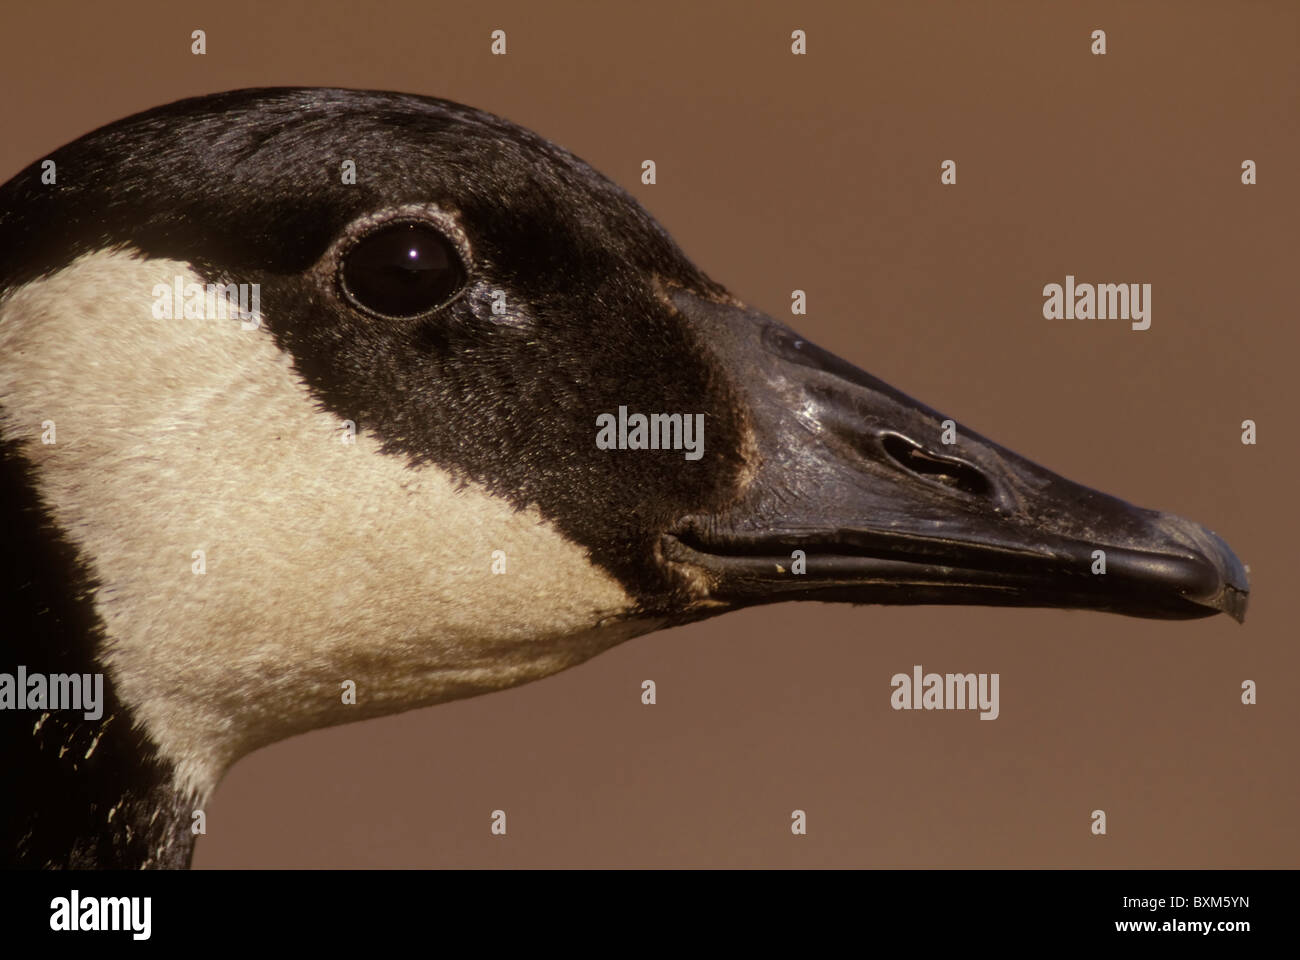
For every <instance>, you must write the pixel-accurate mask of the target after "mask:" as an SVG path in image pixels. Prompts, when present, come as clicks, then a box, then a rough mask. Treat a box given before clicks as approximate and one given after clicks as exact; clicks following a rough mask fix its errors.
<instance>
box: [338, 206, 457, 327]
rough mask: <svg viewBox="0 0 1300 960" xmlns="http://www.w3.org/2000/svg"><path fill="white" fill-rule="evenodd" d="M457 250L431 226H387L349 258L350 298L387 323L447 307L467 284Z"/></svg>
mask: <svg viewBox="0 0 1300 960" xmlns="http://www.w3.org/2000/svg"><path fill="white" fill-rule="evenodd" d="M465 278H466V273H465V267H464V265H463V264H462V263H461V261H460V257H459V256H458V255H457V253H456V248H455V247H454V246H453V245H452V242H451V241H450V240H448V239H447V238H446V237H445V236H443V234H442V233H441V231H439V230H437V229H436V228H434V227H432V226H430V225H429V224H427V223H412V222H409V221H403V222H399V223H389V224H385V225H384V226H381V227H379V228H377V229H375V230H373V231H371V232H370V233H368V234H366V235H365V236H363V237H361V238H360V239H359V240H357V241H356V242H355V243H354V244H353V245H352V246H351V247H350V248H349V249H348V250H347V251H346V252H345V253H344V255H343V262H342V264H341V265H340V269H339V280H340V285H341V286H342V289H343V293H344V295H345V296H346V297H347V298H348V299H349V300H350V301H352V302H353V303H354V304H356V305H357V306H358V307H360V308H361V309H362V310H365V311H366V312H368V313H373V314H377V315H378V316H381V317H394V318H405V317H418V316H420V315H422V314H425V313H429V312H430V311H432V310H435V309H437V308H438V307H440V306H442V305H443V304H445V303H446V302H447V301H448V300H450V299H451V298H452V297H453V296H454V295H455V294H456V293H457V291H459V290H460V288H461V287H462V286H464V284H465Z"/></svg>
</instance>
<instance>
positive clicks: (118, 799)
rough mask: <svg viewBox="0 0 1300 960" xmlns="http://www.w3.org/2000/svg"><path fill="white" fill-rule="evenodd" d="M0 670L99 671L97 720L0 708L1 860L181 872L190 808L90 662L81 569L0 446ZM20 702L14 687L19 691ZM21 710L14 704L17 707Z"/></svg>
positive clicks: (90, 620) (22, 471)
mask: <svg viewBox="0 0 1300 960" xmlns="http://www.w3.org/2000/svg"><path fill="white" fill-rule="evenodd" d="M0 503H3V504H4V506H5V530H4V537H5V540H6V541H7V542H6V544H5V547H4V549H3V550H0V627H2V628H3V637H4V639H3V641H0V673H8V674H16V672H17V669H18V667H19V666H23V667H25V668H26V672H27V674H28V676H31V675H33V674H37V673H41V674H45V675H46V676H47V677H48V676H50V675H54V674H72V673H79V674H95V673H103V674H104V686H103V703H102V708H103V714H102V716H100V717H99V719H97V720H87V719H85V718H84V713H83V711H80V710H54V711H50V712H49V713H48V716H45V719H43V720H42V716H43V711H40V710H35V711H33V710H25V709H17V710H10V709H3V710H0V758H3V760H0V762H3V764H4V767H5V770H6V773H7V779H8V782H7V783H6V784H5V785H4V787H3V789H2V790H0V831H3V837H2V839H0V850H3V851H5V853H4V855H3V856H0V865H3V866H8V867H71V868H83V869H87V868H118V869H123V868H140V867H171V868H184V867H188V866H189V861H190V855H191V853H192V852H193V848H194V837H193V834H192V833H191V831H190V824H191V814H192V811H191V810H190V809H189V808H190V807H191V806H192V804H188V803H185V802H184V801H183V798H181V797H179V796H178V795H177V794H176V792H175V791H174V790H173V788H172V786H171V783H172V776H171V769H170V766H169V765H168V764H166V763H165V762H163V761H161V760H159V759H158V758H157V751H156V749H155V748H154V746H153V744H152V742H151V741H150V740H149V739H148V737H147V736H146V735H145V734H144V733H143V731H141V730H139V729H136V728H135V724H134V720H133V718H132V716H131V714H130V711H129V710H128V709H127V708H126V706H125V705H124V704H123V703H122V702H121V701H120V700H119V699H118V698H117V695H116V692H115V691H114V689H113V685H112V682H111V679H110V677H109V675H108V673H107V672H106V671H105V669H104V666H103V664H102V663H101V661H100V659H99V651H100V650H101V649H102V643H103V640H104V628H103V623H102V621H101V620H100V618H99V616H98V615H97V614H96V612H95V609H94V605H93V601H92V591H93V589H94V588H95V584H94V582H93V580H92V578H91V576H90V571H89V570H88V568H87V567H86V565H85V564H84V563H83V562H82V561H81V559H80V558H79V557H78V556H77V553H76V550H75V549H74V548H73V546H72V545H71V544H70V543H68V542H67V540H66V539H65V538H64V537H63V536H62V534H61V533H60V531H59V530H58V529H57V528H56V527H55V525H54V524H53V522H52V520H51V518H50V516H49V513H48V511H47V510H46V509H45V508H44V506H43V505H42V504H41V502H40V500H39V498H38V497H37V495H36V492H35V486H34V484H33V482H32V475H31V469H30V467H29V465H28V463H27V461H26V460H25V459H24V458H23V457H22V456H21V455H20V453H19V451H18V449H16V447H15V446H14V445H13V444H10V443H8V442H4V441H0ZM19 694H20V696H21V695H22V691H19ZM20 705H21V704H20Z"/></svg>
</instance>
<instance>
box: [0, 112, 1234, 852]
mask: <svg viewBox="0 0 1300 960" xmlns="http://www.w3.org/2000/svg"><path fill="white" fill-rule="evenodd" d="M46 161H52V166H51V165H50V163H48V162H46ZM350 171H352V172H354V174H355V175H354V176H351V175H349V172H350ZM51 180H52V181H53V182H50V181H51ZM209 285H211V286H209ZM227 285H230V286H229V287H227ZM246 294H248V295H247V296H246ZM228 297H229V298H233V299H236V300H238V301H239V304H238V305H239V306H240V307H241V309H236V308H235V305H233V304H227V302H226V301H227V298H228ZM638 418H640V419H638ZM944 420H945V418H944V417H943V416H942V415H940V414H939V413H936V412H935V411H933V410H931V409H929V408H927V407H925V406H922V405H921V404H918V403H916V402H915V401H913V400H911V399H909V398H908V397H906V396H904V395H902V394H901V393H899V392H898V391H896V390H894V389H892V388H891V387H889V386H888V385H886V384H884V383H882V382H881V381H879V380H877V379H875V378H874V377H871V376H869V375H867V374H865V373H863V372H862V371H860V370H858V369H857V368H856V367H853V366H852V365H850V364H849V363H847V362H846V361H844V360H842V359H840V358H838V357H836V356H833V355H831V354H829V353H827V352H826V351H824V350H822V349H820V348H818V347H816V346H814V345H813V344H811V343H809V342H808V341H806V340H804V339H802V338H801V337H799V336H798V335H797V334H796V333H794V332H793V331H791V330H790V329H789V328H787V327H785V326H783V325H782V324H780V323H778V322H776V321H774V320H772V319H771V318H769V317H767V316H765V315H763V314H761V313H759V312H757V311H755V310H752V309H750V308H747V307H746V306H745V305H744V304H743V303H741V302H740V301H738V300H736V299H735V298H734V297H732V296H731V295H730V294H729V293H728V292H727V291H726V290H724V289H723V288H722V287H721V286H719V285H718V284H716V283H714V282H713V281H711V280H710V279H708V278H707V277H706V276H705V275H704V274H703V273H701V272H700V271H699V270H698V269H697V268H696V267H695V266H693V265H692V264H691V263H690V262H689V261H688V260H687V259H686V258H685V257H684V256H683V255H682V253H681V252H680V251H679V250H678V249H677V247H676V246H675V245H674V244H673V242H672V240H671V239H670V238H669V236H668V235H667V233H666V232H665V231H664V230H663V229H662V228H661V227H660V226H659V225H658V224H657V223H656V222H655V221H654V220H653V219H651V218H650V216H649V215H648V214H647V213H646V212H645V211H644V210H642V209H641V207H640V206H638V205H637V203H636V202H635V201H634V200H633V199H632V198H631V197H629V196H628V195H627V194H626V193H624V192H623V191H622V190H621V189H619V188H618V187H617V186H615V185H614V184H613V183H611V182H610V181H608V180H606V179H605V178H604V177H602V176H601V175H600V174H598V173H596V172H595V171H594V170H592V169H591V168H590V167H588V166H587V165H586V164H584V163H583V162H582V161H580V160H578V159H577V158H576V157H574V156H573V155H571V154H569V153H567V152H565V151H563V150H561V149H559V148H557V147H555V146H554V145H552V144H550V143H548V142H546V141H545V140H543V139H541V138H540V137H538V136H536V135H535V134H533V133H530V132H528V131H527V130H524V129H522V128H520V127H518V126H515V125H513V124H511V123H508V122H506V121H504V120H501V119H499V118H497V117H494V116H491V115H489V114H487V113H483V112H481V111H478V110H474V109H471V108H468V107H464V106H461V105H458V104H454V103H450V102H447V101H444V100H435V99H430V98H426V97H419V96H411V95H404V94H394V93H378V92H362V91H352V90H334V89H296V88H294V89H258V90H242V91H236V92H231V93H224V94H218V95H213V96H207V97H199V98H195V99H190V100H184V101H181V102H178V103H174V104H171V105H168V106H164V107H160V108H158V109H154V110H150V111H147V112H145V113H142V114H138V115H136V116H133V117H130V118H128V119H125V120H122V121H119V122H117V123H114V124H111V125H109V126H107V127H104V128H102V129H100V130H97V131H95V132H94V133H91V134H88V135H87V136H85V137H82V138H81V139H79V140H77V141H75V142H73V143H71V144H69V145H67V146H65V147H63V148H62V149H60V150H58V151H56V152H55V153H53V154H51V155H50V156H49V157H48V158H45V160H43V161H38V162H37V163H34V164H32V165H31V166H30V167H28V168H27V169H26V170H24V171H23V172H22V173H20V174H19V175H18V176H16V177H15V178H14V179H13V180H11V181H9V182H8V183H7V184H5V185H4V186H3V187H2V188H0V473H2V479H0V483H2V484H3V490H4V503H5V505H6V515H5V520H6V525H7V528H8V530H7V537H8V540H9V549H8V551H7V552H6V554H5V558H4V561H3V562H4V564H5V569H4V571H3V573H4V579H3V587H2V588H0V596H2V597H3V601H2V602H3V612H2V614H0V618H2V622H3V626H4V632H5V636H6V638H7V639H6V641H5V648H6V649H5V658H4V663H3V664H2V665H0V672H2V673H3V674H7V675H10V676H11V681H10V683H9V686H8V690H9V694H10V699H9V703H8V704H7V705H6V703H5V701H4V699H3V692H4V687H3V685H0V706H7V707H8V708H7V709H4V710H0V714H2V717H0V722H2V723H3V727H2V729H3V738H4V739H3V744H4V755H5V757H6V758H7V761H6V762H7V763H8V764H9V765H10V771H11V777H12V778H13V781H12V784H11V787H10V789H8V790H6V791H4V792H5V802H6V805H7V806H6V810H5V816H4V823H5V827H4V829H5V830H6V831H7V837H8V838H9V841H10V843H11V846H10V848H9V849H10V860H11V862H12V863H14V864H17V865H27V866H52V867H58V866H70V867H124V866H138V867H184V866H186V865H188V863H189V859H190V855H191V851H192V845H193V835H192V833H191V831H190V824H191V813H192V811H193V810H195V809H196V808H198V807H200V806H201V805H202V803H203V801H204V798H206V797H207V796H208V795H209V794H210V793H211V791H212V790H213V788H214V787H215V786H216V784H217V782H218V780H219V779H220V777H221V775H222V773H223V771H224V770H225V769H226V768H227V767H228V766H229V765H230V764H231V763H233V762H234V760H236V759H237V758H238V757H240V756H241V755H243V754H245V753H247V752H249V751H251V750H254V749H256V748H258V747H260V746H263V745H265V744H267V743H270V742H272V741H275V740H279V739H282V738H284V737H287V736H290V735H292V734H295V733H299V732H302V731H306V730H309V729H312V728H316V727H321V726H326V725H330V724H336V723H342V722H346V721H349V720H356V719H361V718H363V717H370V716H376V715H380V714H386V713H392V712H396V711H400V710H406V709H410V708H413V707H419V706H424V705H428V704H433V703H438V702H442V701H446V700H450V699H454V698H458V697H466V696H472V695H475V694H479V693H484V692H488V691H491V690H496V689H500V688H504V687H509V686H513V685H515V684H520V683H524V682H527V681H529V680H533V679H537V678H539V677H543V676H546V675H548V674H550V673H553V672H555V671H558V670H562V669H564V668H566V667H569V666H572V665H574V664H577V663H580V662H582V661H583V660H586V659H588V658H589V657H591V656H593V655H595V654H596V653H599V652H601V651H602V650H605V649H607V648H609V647H610V646H612V645H614V644H617V643H619V642H621V641H624V640H626V639H628V638H630V637H633V636H637V635H639V634H643V633H647V632H649V631H652V630H656V629H659V628H661V627H666V626H671V625H674V624H682V623H686V622H690V621H694V620H699V619H702V618H705V617H710V616H713V615H716V614H719V613H723V612H726V611H728V610H734V609H736V608H739V607H742V606H746V605H752V604H758V603H768V602H773V601H781V600H790V599H816V600H830V601H845V602H851V603H968V604H999V605H1016V606H1052V607H1075V608H1093V609H1097V610H1108V611H1113V612H1119V613H1126V614H1131V615H1136V616H1147V617H1162V618H1190V617H1201V616H1208V615H1212V614H1214V613H1217V612H1220V611H1222V612H1226V613H1228V614H1230V615H1231V616H1233V617H1235V618H1236V619H1238V620H1240V619H1242V617H1243V616H1244V612H1245V607H1246V599H1247V594H1248V590H1249V587H1248V582H1247V578H1246V575H1245V572H1244V570H1243V568H1242V566H1241V564H1240V563H1239V562H1238V560H1237V558H1236V557H1235V556H1234V555H1233V553H1232V552H1231V551H1230V550H1229V548H1228V547H1227V545H1226V544H1225V543H1224V542H1223V541H1222V540H1220V539H1219V538H1218V537H1217V536H1215V535H1214V534H1213V533H1211V532H1209V531H1208V530H1206V529H1205V528H1203V527H1201V526H1198V525H1197V524H1194V523H1191V522H1189V521H1186V520H1182V519H1180V518H1177V517H1174V516H1171V515H1169V514H1164V513H1159V512H1156V511H1151V510H1143V509H1139V508H1136V507H1133V506H1130V505H1129V504H1127V503H1124V502H1122V501H1120V500H1117V499H1114V498H1112V497H1109V496H1106V495H1103V494H1100V493H1097V492H1095V491H1092V490H1089V489H1087V488H1084V487H1081V486H1078V485H1076V484H1073V483H1070V482H1069V481H1067V480H1064V479H1062V478H1061V477H1058V476H1056V475H1054V474H1052V473H1051V472H1049V471H1047V470H1044V469H1043V468H1041V467H1038V466H1036V465H1034V464H1032V463H1030V462H1029V461H1027V460H1025V459H1023V458H1021V457H1019V456H1017V455H1015V454H1013V453H1011V452H1009V451H1007V450H1005V449H1003V448H1001V447H999V446H997V445H995V444H994V443H992V442H990V441H988V440H986V439H984V438H983V437H981V436H979V435H978V434H975V433H972V432H970V431H968V430H965V429H963V428H962V427H961V426H960V425H959V424H954V425H952V426H950V427H948V428H947V432H948V433H949V434H950V436H948V437H947V438H946V439H951V440H954V442H952V443H945V442H943V440H944V439H945V437H944V434H945V432H946V431H945V427H944ZM1097 550H1101V551H1104V554H1105V574H1104V575H1097V574H1096V573H1095V572H1094V569H1095V563H1096V560H1095V558H1094V551H1097ZM796 551H802V557H803V559H802V561H801V562H800V563H795V562H792V558H794V559H798V558H797V557H795V554H796ZM502 571H504V572H502ZM19 668H21V671H22V674H23V676H25V677H28V678H30V677H33V676H38V675H40V676H44V677H47V678H48V677H52V676H54V675H74V674H75V675H87V686H88V689H89V684H90V683H91V681H90V679H89V677H93V676H94V675H100V674H102V677H103V683H104V687H103V694H102V702H101V703H100V704H99V706H98V708H97V709H98V710H99V712H100V713H101V715H100V716H99V717H93V716H87V714H90V713H93V712H94V711H80V710H72V709H54V706H57V704H53V702H52V701H48V700H47V701H44V702H45V703H46V706H47V707H49V709H41V706H40V703H41V702H42V701H40V700H39V698H35V697H34V696H33V695H32V688H31V687H30V686H28V684H30V683H32V682H34V681H31V680H26V681H24V684H23V689H20V688H19V682H18V676H19ZM41 682H42V683H44V682H45V681H41ZM346 683H354V684H355V689H356V698H355V699H356V703H355V704H350V703H343V702H342V701H343V699H344V698H343V697H342V696H341V694H340V690H341V688H342V687H343V685H344V684H346ZM43 695H44V694H43ZM34 703H35V705H36V708H35V709H31V707H32V706H33V704H34ZM24 708H26V709H24Z"/></svg>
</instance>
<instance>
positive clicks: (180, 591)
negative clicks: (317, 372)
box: [0, 251, 657, 795]
mask: <svg viewBox="0 0 1300 960" xmlns="http://www.w3.org/2000/svg"><path fill="white" fill-rule="evenodd" d="M177 276H180V277H182V278H184V281H185V282H186V283H200V282H201V281H200V279H199V278H198V277H197V276H195V275H194V274H193V271H192V270H191V269H190V267H189V266H188V265H187V264H184V263H180V262H176V261H167V260H148V259H142V258H140V257H139V256H138V255H134V254H132V253H129V252H126V251H113V252H101V253H96V254H90V255H87V256H84V257H82V258H80V259H79V260H77V261H75V262H74V263H72V264H71V265H70V266H68V267H67V268H65V269H63V270H61V271H59V272H58V273H57V274H54V275H53V276H50V277H48V278H46V279H43V280H37V281H34V282H32V283H29V284H27V285H25V286H23V287H21V288H18V289H17V290H15V291H13V292H12V293H11V294H10V295H8V296H7V297H5V299H4V300H3V301H0V430H2V431H3V434H4V436H5V437H6V438H8V439H16V440H19V441H21V445H22V449H23V451H24V455H25V456H26V457H27V458H28V459H29V460H31V462H32V463H33V464H34V466H35V475H36V478H37V484H38V491H39V494H40V496H41V498H42V499H43V501H44V503H45V504H46V506H47V508H48V509H49V510H50V512H51V514H52V516H53V517H54V520H55V521H56V523H57V524H58V526H59V527H60V528H61V529H62V530H63V531H64V532H65V535H66V536H67V537H68V538H69V539H70V540H71V541H72V542H73V543H74V544H75V545H76V546H77V548H78V549H79V552H80V553H81V556H82V557H83V559H84V560H85V561H86V562H87V563H88V564H89V565H90V567H91V568H92V570H93V572H94V574H95V575H96V576H97V577H98V578H99V580H100V582H101V584H102V586H101V587H100V589H99V590H98V591H97V592H96V594H95V605H96V608H97V610H98V612H99V614H100V616H101V617H102V618H103V620H104V623H105V625H106V627H107V633H108V638H109V641H108V643H107V645H106V648H105V650H104V651H102V654H101V656H102V659H103V660H104V661H105V662H106V663H107V665H108V669H109V672H110V676H111V679H112V680H113V682H114V684H115V686H116V690H117V693H118V696H119V697H121V698H122V700H123V701H124V702H125V703H126V704H127V705H129V706H130V707H131V708H132V709H133V710H134V712H135V715H136V718H137V720H138V721H139V722H140V723H141V724H142V725H143V726H144V727H145V728H146V730H147V732H148V733H149V734H150V735H151V736H152V738H153V739H154V740H155V742H157V744H158V745H159V748H160V750H161V751H162V753H163V755H164V756H165V757H167V758H168V759H170V760H171V761H172V762H173V763H174V764H175V765H176V768H177V780H178V783H177V786H178V787H180V788H181V789H184V790H189V791H194V792H196V793H199V794H200V795H201V794H203V793H206V792H207V791H209V790H211V788H212V787H213V786H215V784H216V781H217V779H218V778H219V777H220V775H221V773H222V772H223V771H224V769H225V767H226V766H227V765H229V764H230V763H231V762H233V760H234V759H236V758H237V757H238V756H240V755H241V754H243V753H245V752H247V751H248V750H251V749H254V748H256V747H258V746H261V745H263V744H265V743H268V742H270V741H272V740H276V739H279V738H282V737H285V736H288V735H291V734H293V733H298V732H302V731H304V730H308V729H311V728H314V727H317V726H324V725H327V724H331V723H341V722H346V721H348V720H355V719H361V718H362V717H367V716H375V715H379V714H384V713H391V712H394V711H397V710H402V709H407V708H410V707H415V706H421V705H426V704H431V703H437V702H440V701H443V700H448V699H452V698H455V697H461V696H468V695H472V694H475V693H480V692H484V691H487V690H493V689H498V688H501V687H507V686H511V685H514V684H517V683H522V682H525V681H527V680H531V679H535V678H537V677H541V676H545V675H546V674H549V673H553V672H555V671H557V670H561V669H564V668H565V667H567V666H571V665H573V664H575V663H579V662H581V661H582V660H585V659H587V658H588V657H590V656H593V655H594V654H596V653H598V652H600V651H601V650H603V649H606V648H607V647H609V646H611V645H613V644H615V643H618V642H620V641H622V640H625V639H627V638H628V637H630V636H634V635H636V634H638V633H644V632H646V631H648V630H650V629H653V628H654V627H655V626H657V624H655V623H651V622H646V621H631V622H629V621H623V620H621V619H620V618H622V617H623V616H625V615H627V614H629V613H630V612H631V611H632V609H633V607H634V603H633V601H632V599H631V598H630V597H629V596H628V595H627V593H626V592H625V591H624V590H623V588H622V587H621V586H620V585H619V584H618V583H617V582H616V581H615V580H614V579H613V578H612V577H611V576H609V575H608V574H607V573H606V572H605V571H603V570H602V569H601V568H599V567H597V566H595V565H593V564H592V562H591V560H590V559H589V556H588V554H587V551H586V550H585V549H584V548H583V547H581V546H580V545H578V544H576V543H574V542H572V541H570V540H567V539H566V538H565V537H564V536H562V535H561V534H560V533H559V532H558V531H557V530H556V529H555V528H554V527H553V526H552V525H550V524H548V523H546V522H545V521H543V520H542V518H541V517H540V515H539V513H538V511H537V509H536V508H535V507H530V508H529V509H527V510H522V511H518V510H515V509H514V508H513V507H512V506H511V505H510V504H509V503H507V502H505V501H503V500H500V499H498V498H494V497H492V496H490V495H489V494H488V493H487V492H486V491H485V490H484V489H483V488H482V487H480V486H478V485H474V484H471V485H469V486H468V487H460V486H459V485H458V484H457V483H455V482H454V481H453V480H452V478H451V477H450V476H449V475H448V474H447V473H445V472H444V471H442V470H440V469H437V468H436V467H424V468H420V469H412V468H410V467H409V466H407V464H406V461H405V460H404V459H403V458H400V457H393V456H385V455H383V454H381V453H380V452H379V445H378V443H377V442H376V441H375V440H374V439H372V438H371V437H370V436H369V435H367V434H366V433H364V432H361V433H359V434H357V435H356V436H355V441H354V442H352V443H345V442H344V438H345V437H346V436H347V434H348V430H347V428H346V425H345V423H344V422H343V421H342V420H340V419H338V418H337V417H335V416H334V415H332V414H330V413H326V412H323V411H322V410H321V409H320V408H319V406H318V405H317V404H316V402H315V401H314V400H313V398H312V396H311V395H310V393H309V392H308V390H307V388H306V386H305V385H304V384H303V382H302V380H301V379H300V378H299V377H298V375H297V374H296V373H295V371H294V369H293V366H292V363H291V361H290V359H289V357H288V356H286V355H285V354H284V353H282V352H281V351H280V350H279V349H278V347H277V346H276V345H275V342H274V340H273V339H272V337H271V335H270V334H269V333H268V332H267V330H266V328H265V327H264V326H260V327H258V328H256V329H246V328H247V327H251V326H253V325H252V324H247V323H245V324H241V323H240V322H239V320H238V319H193V318H184V317H181V318H177V319H156V318H155V317H154V315H153V311H152V309H151V307H152V306H153V303H154V297H153V293H152V291H153V290H154V288H155V285H157V284H164V285H167V286H169V287H170V286H171V285H172V284H173V282H174V279H175V278H176V277H177ZM50 421H52V422H53V423H54V427H55V431H56V432H55V437H56V442H55V443H53V444H45V443H42V439H41V438H42V433H43V426H42V425H43V424H46V423H47V422H50ZM363 426H364V425H363ZM196 551H202V554H201V558H202V565H201V566H202V569H203V571H204V572H202V573H196V572H195V570H196V569H198V568H199V567H200V561H199V559H198V556H200V555H196V553H195V552H196ZM502 569H504V572H494V571H500V570H502ZM349 680H350V681H353V682H354V683H355V684H356V705H355V706H352V705H344V704H343V702H342V699H343V697H342V694H343V684H344V682H345V681H349Z"/></svg>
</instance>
